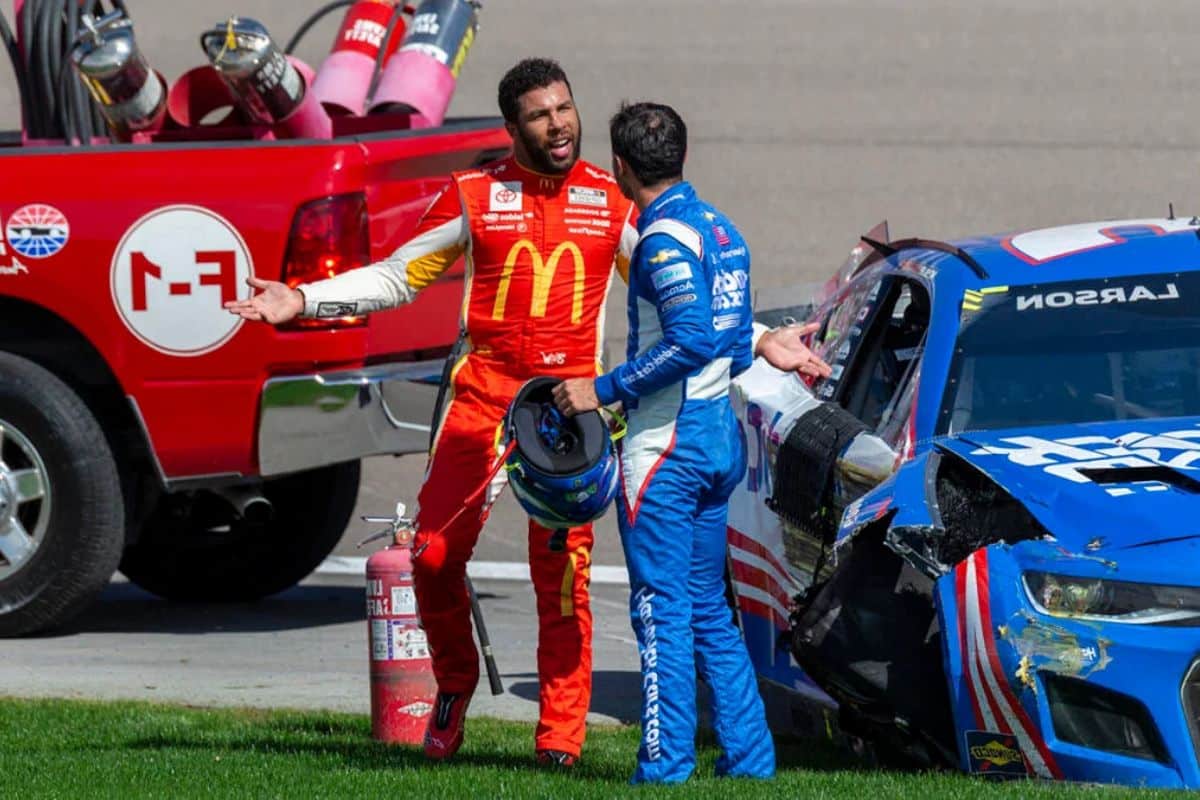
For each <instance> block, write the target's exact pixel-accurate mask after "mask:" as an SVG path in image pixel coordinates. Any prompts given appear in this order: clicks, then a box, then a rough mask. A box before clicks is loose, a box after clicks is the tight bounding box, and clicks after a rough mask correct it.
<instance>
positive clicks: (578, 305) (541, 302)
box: [492, 239, 586, 325]
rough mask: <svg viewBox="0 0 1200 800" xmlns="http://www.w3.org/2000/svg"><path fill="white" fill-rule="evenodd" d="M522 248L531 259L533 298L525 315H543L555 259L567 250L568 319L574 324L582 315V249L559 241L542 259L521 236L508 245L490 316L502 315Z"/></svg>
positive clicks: (552, 280)
mask: <svg viewBox="0 0 1200 800" xmlns="http://www.w3.org/2000/svg"><path fill="white" fill-rule="evenodd" d="M522 252H527V253H529V259H530V261H531V262H533V299H532V301H531V302H530V305H529V316H531V317H544V316H546V302H547V301H548V300H549V299H550V288H551V286H553V285H554V273H555V272H556V271H557V270H558V262H559V261H560V260H561V259H562V257H563V255H564V254H566V253H570V254H571V258H572V259H573V260H574V261H575V279H574V287H573V290H572V300H571V322H572V323H573V324H576V325H578V324H579V322H580V320H582V319H583V290H584V278H585V275H586V273H585V271H584V266H583V252H582V251H581V250H580V249H579V245H577V244H575V243H574V242H562V243H561V244H559V245H558V247H555V248H554V252H552V253H551V254H550V257H549V258H548V259H546V260H545V261H543V260H542V254H541V253H540V252H538V249H537V248H536V247H534V245H533V242H531V241H529V240H528V239H522V240H521V241H519V242H517V243H516V244H514V245H513V246H512V249H511V250H509V251H508V256H507V257H506V258H505V259H504V271H503V272H501V273H500V288H498V289H497V290H496V303H495V305H493V306H492V319H495V320H501V319H504V307H505V306H506V305H507V304H508V286H509V284H510V283H511V282H512V273H513V270H514V269H516V266H517V261H518V260H519V259H520V257H521V253H522Z"/></svg>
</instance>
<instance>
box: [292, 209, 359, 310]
mask: <svg viewBox="0 0 1200 800" xmlns="http://www.w3.org/2000/svg"><path fill="white" fill-rule="evenodd" d="M370 260H371V249H370V235H369V231H368V222H367V198H366V196H365V195H364V194H363V193H362V192H353V193H351V194H338V195H333V196H332V197H322V198H320V199H318V200H312V201H310V202H308V203H305V204H304V205H302V206H300V208H299V209H298V210H297V211H296V216H295V218H294V219H293V220H292V232H291V235H290V236H289V237H288V247H287V255H286V256H285V257H284V261H283V282H284V283H286V284H287V285H288V286H292V287H296V286H299V285H300V284H302V283H312V282H313V281H319V280H324V279H325V278H332V277H334V276H335V275H338V274H340V273H342V272H345V271H346V270H350V269H354V268H355V267H361V266H363V265H364V264H367V263H369V262H370ZM365 322H366V318H365V317H341V318H338V319H319V320H317V319H299V320H296V322H295V323H293V325H295V326H296V327H301V328H314V327H317V328H330V327H346V326H349V325H362V324H364V323H365Z"/></svg>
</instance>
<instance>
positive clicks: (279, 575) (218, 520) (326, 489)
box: [121, 461, 360, 602]
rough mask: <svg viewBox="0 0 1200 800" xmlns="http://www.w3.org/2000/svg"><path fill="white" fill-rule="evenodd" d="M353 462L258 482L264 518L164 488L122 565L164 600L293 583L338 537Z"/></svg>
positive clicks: (202, 494)
mask: <svg viewBox="0 0 1200 800" xmlns="http://www.w3.org/2000/svg"><path fill="white" fill-rule="evenodd" d="M359 476H360V467H359V462H357V461H351V462H347V463H344V464H334V465H332V466H328V467H320V468H318V469H312V470H307V471H305V472H298V473H295V474H293V475H286V476H284V477H281V478H275V479H272V480H267V481H264V482H263V484H262V494H263V496H264V497H266V498H267V499H268V500H269V501H270V502H271V505H272V506H273V509H274V514H273V516H272V517H271V518H270V519H269V520H263V521H252V520H247V519H243V518H241V517H239V515H238V514H237V513H236V512H235V511H234V509H233V506H232V505H230V504H229V503H228V502H226V501H225V500H224V499H222V498H221V497H220V496H219V495H217V494H216V493H214V492H210V491H195V492H186V493H176V494H172V495H167V496H166V497H165V498H164V499H163V501H162V502H161V503H160V505H159V507H158V508H157V509H156V510H155V512H154V513H153V514H152V515H151V516H150V518H149V520H148V521H147V523H146V525H145V526H144V527H143V529H142V531H141V535H140V536H139V537H138V540H137V542H136V543H135V544H133V545H131V546H130V547H128V548H126V550H125V556H124V558H123V559H122V560H121V572H123V573H125V576H126V577H127V578H129V580H131V581H133V582H134V583H136V584H137V585H138V586H140V587H142V588H143V589H145V590H147V591H149V592H153V593H154V594H156V595H159V596H160V597H165V598H167V599H169V600H185V601H208V602H230V601H241V600H257V599H259V598H262V597H266V596H267V595H271V594H275V593H276V592H281V591H283V590H284V589H288V588H291V587H292V586H295V585H296V584H297V583H299V582H300V581H301V580H303V579H304V578H305V577H307V576H308V575H309V573H311V572H312V571H313V570H314V569H316V568H317V565H319V564H320V563H321V562H322V561H323V560H324V559H325V557H326V556H327V555H329V553H330V552H332V550H333V548H334V547H335V546H337V543H338V542H339V541H340V540H341V537H342V534H343V533H344V532H345V530H346V525H347V523H349V521H350V514H351V512H353V510H354V505H355V503H356V501H357V499H358V484H359Z"/></svg>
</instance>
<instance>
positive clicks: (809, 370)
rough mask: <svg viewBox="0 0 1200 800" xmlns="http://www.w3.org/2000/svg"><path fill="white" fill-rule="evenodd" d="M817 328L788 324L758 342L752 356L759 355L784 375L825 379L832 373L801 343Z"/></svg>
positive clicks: (810, 324)
mask: <svg viewBox="0 0 1200 800" xmlns="http://www.w3.org/2000/svg"><path fill="white" fill-rule="evenodd" d="M819 327H820V325H819V324H817V323H815V322H810V323H808V324H807V325H787V326H784V327H782V328H774V329H772V330H769V331H767V332H766V333H764V334H763V335H762V337H761V338H760V339H759V340H758V349H757V350H756V351H755V353H754V355H756V356H762V357H763V358H765V359H766V360H767V362H768V363H769V364H770V365H771V366H772V367H775V369H781V370H783V371H784V372H798V373H799V374H801V375H809V376H812V377H814V378H828V377H829V376H830V375H831V374H832V373H833V370H832V369H831V368H830V366H829V365H828V364H826V363H825V362H824V361H822V360H821V357H820V356H818V355H817V354H816V353H814V352H813V351H812V350H809V349H808V347H807V346H806V345H805V344H804V342H803V341H802V339H803V338H804V337H805V336H809V335H811V334H813V333H815V332H816V330H817V328H819Z"/></svg>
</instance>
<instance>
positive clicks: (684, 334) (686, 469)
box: [555, 103, 827, 783]
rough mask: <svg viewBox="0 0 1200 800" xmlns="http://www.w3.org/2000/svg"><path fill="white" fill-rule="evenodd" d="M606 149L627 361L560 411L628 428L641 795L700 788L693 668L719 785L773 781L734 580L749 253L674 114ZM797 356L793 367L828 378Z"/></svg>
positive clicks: (627, 539)
mask: <svg viewBox="0 0 1200 800" xmlns="http://www.w3.org/2000/svg"><path fill="white" fill-rule="evenodd" d="M611 136H612V149H613V166H614V170H613V171H614V173H615V175H616V177H617V182H618V184H619V185H620V186H621V190H622V192H624V193H625V195H626V196H628V197H629V198H631V199H632V200H634V202H635V203H637V205H638V208H639V210H640V216H639V218H638V232H639V234H640V236H639V239H638V244H637V247H636V249H635V250H634V255H633V261H632V264H631V266H630V273H629V344H628V353H627V359H628V360H627V362H626V363H625V364H623V365H621V366H620V367H618V368H617V369H615V370H613V371H611V372H608V373H606V374H604V375H602V376H600V377H599V378H596V379H595V380H594V382H593V381H592V380H591V379H572V380H568V381H565V382H563V383H562V384H560V385H559V386H558V387H556V389H555V400H556V402H557V404H558V406H559V408H560V409H561V410H563V411H564V412H566V413H579V412H582V411H587V410H591V409H593V408H596V407H597V406H598V405H599V404H602V403H603V404H609V403H614V402H616V401H618V400H620V401H621V402H623V403H624V406H625V409H626V411H627V413H628V419H629V432H628V434H627V436H626V437H625V440H624V442H623V445H624V446H623V448H622V453H621V470H622V480H623V483H624V493H623V502H622V503H621V508H619V509H618V521H619V525H620V530H621V543H622V545H623V547H624V550H625V560H626V563H627V565H628V568H629V577H630V590H631V594H632V596H631V599H630V614H631V617H632V620H633V628H634V631H635V632H636V634H637V640H638V649H639V652H640V654H641V667H642V742H641V746H640V748H639V750H638V766H637V771H636V772H635V773H634V776H633V780H634V782H635V783H637V782H643V781H648V782H649V781H652V782H666V783H674V782H680V781H684V780H687V778H688V776H689V775H691V773H692V771H693V769H694V768H695V763H696V753H695V732H696V703H695V698H696V683H695V677H696V670H697V668H699V671H700V674H701V676H702V677H703V678H704V681H705V683H707V684H708V686H709V687H711V689H712V696H713V723H714V728H715V731H716V735H717V740H718V743H719V744H720V747H721V750H722V751H723V752H722V754H721V757H720V758H719V760H718V761H717V773H718V774H719V775H731V776H751V777H757V778H767V777H770V776H771V775H773V774H774V772H775V750H774V744H773V743H772V740H771V735H770V733H769V731H768V730H767V724H766V719H765V717H764V713H763V704H762V700H761V698H760V697H759V694H758V688H757V685H756V681H755V676H754V671H753V668H752V667H751V664H750V659H749V656H748V655H747V652H746V647H745V643H744V642H743V641H742V638H741V636H740V634H739V633H738V631H737V629H736V628H735V627H734V624H733V617H732V614H731V613H730V609H729V606H728V604H727V602H726V594H725V579H724V573H725V546H726V545H725V541H726V519H727V513H728V501H729V496H730V494H731V493H732V492H733V490H734V488H735V487H736V485H737V484H738V482H739V481H740V480H741V478H742V474H743V472H744V471H745V468H746V454H745V445H744V443H743V441H742V436H741V432H740V429H739V427H738V423H737V420H736V419H735V417H734V414H733V411H732V409H731V408H730V405H729V382H730V378H731V376H733V375H737V374H738V373H740V372H742V371H743V370H745V369H747V368H748V367H749V366H750V364H751V361H752V359H753V355H752V354H753V353H754V352H755V345H756V344H757V343H756V342H754V341H753V340H752V336H753V332H752V318H751V303H750V286H749V284H750V256H749V251H748V249H747V247H746V243H745V241H744V240H743V239H742V237H741V235H740V234H739V233H738V231H737V229H736V228H735V227H734V226H733V224H732V223H731V222H730V221H729V220H728V219H727V218H726V217H725V216H724V215H723V214H721V213H720V212H719V211H717V210H716V209H714V208H713V207H712V206H710V205H708V204H707V203H705V202H704V201H702V200H700V199H699V198H698V197H697V196H696V192H695V190H694V189H693V188H692V187H691V185H689V184H688V183H686V182H684V181H683V177H682V172H683V159H684V154H685V151H686V149H687V129H686V127H685V126H684V123H683V120H681V119H680V118H679V115H678V114H676V113H675V111H674V110H673V109H671V108H670V107H668V106H662V105H657V104H652V103H638V104H635V105H627V106H623V107H622V108H621V110H620V111H618V113H617V114H616V115H615V116H614V117H613V119H612V123H611ZM807 331H808V328H805V332H807ZM800 351H802V353H801V354H800V355H799V356H798V358H799V360H798V362H797V363H796V364H795V366H796V367H799V368H800V369H801V371H805V372H810V373H811V374H825V370H826V369H827V367H825V365H824V363H823V362H820V360H819V359H816V358H815V357H814V356H812V355H811V353H807V350H804V349H803V347H802V346H800V347H799V348H798V352H800ZM771 360H772V361H773V363H774V362H775V359H771ZM804 360H807V361H808V363H807V364H805V365H802V364H800V363H799V361H804ZM776 365H777V366H781V365H780V364H778V363H777V364H776Z"/></svg>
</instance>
